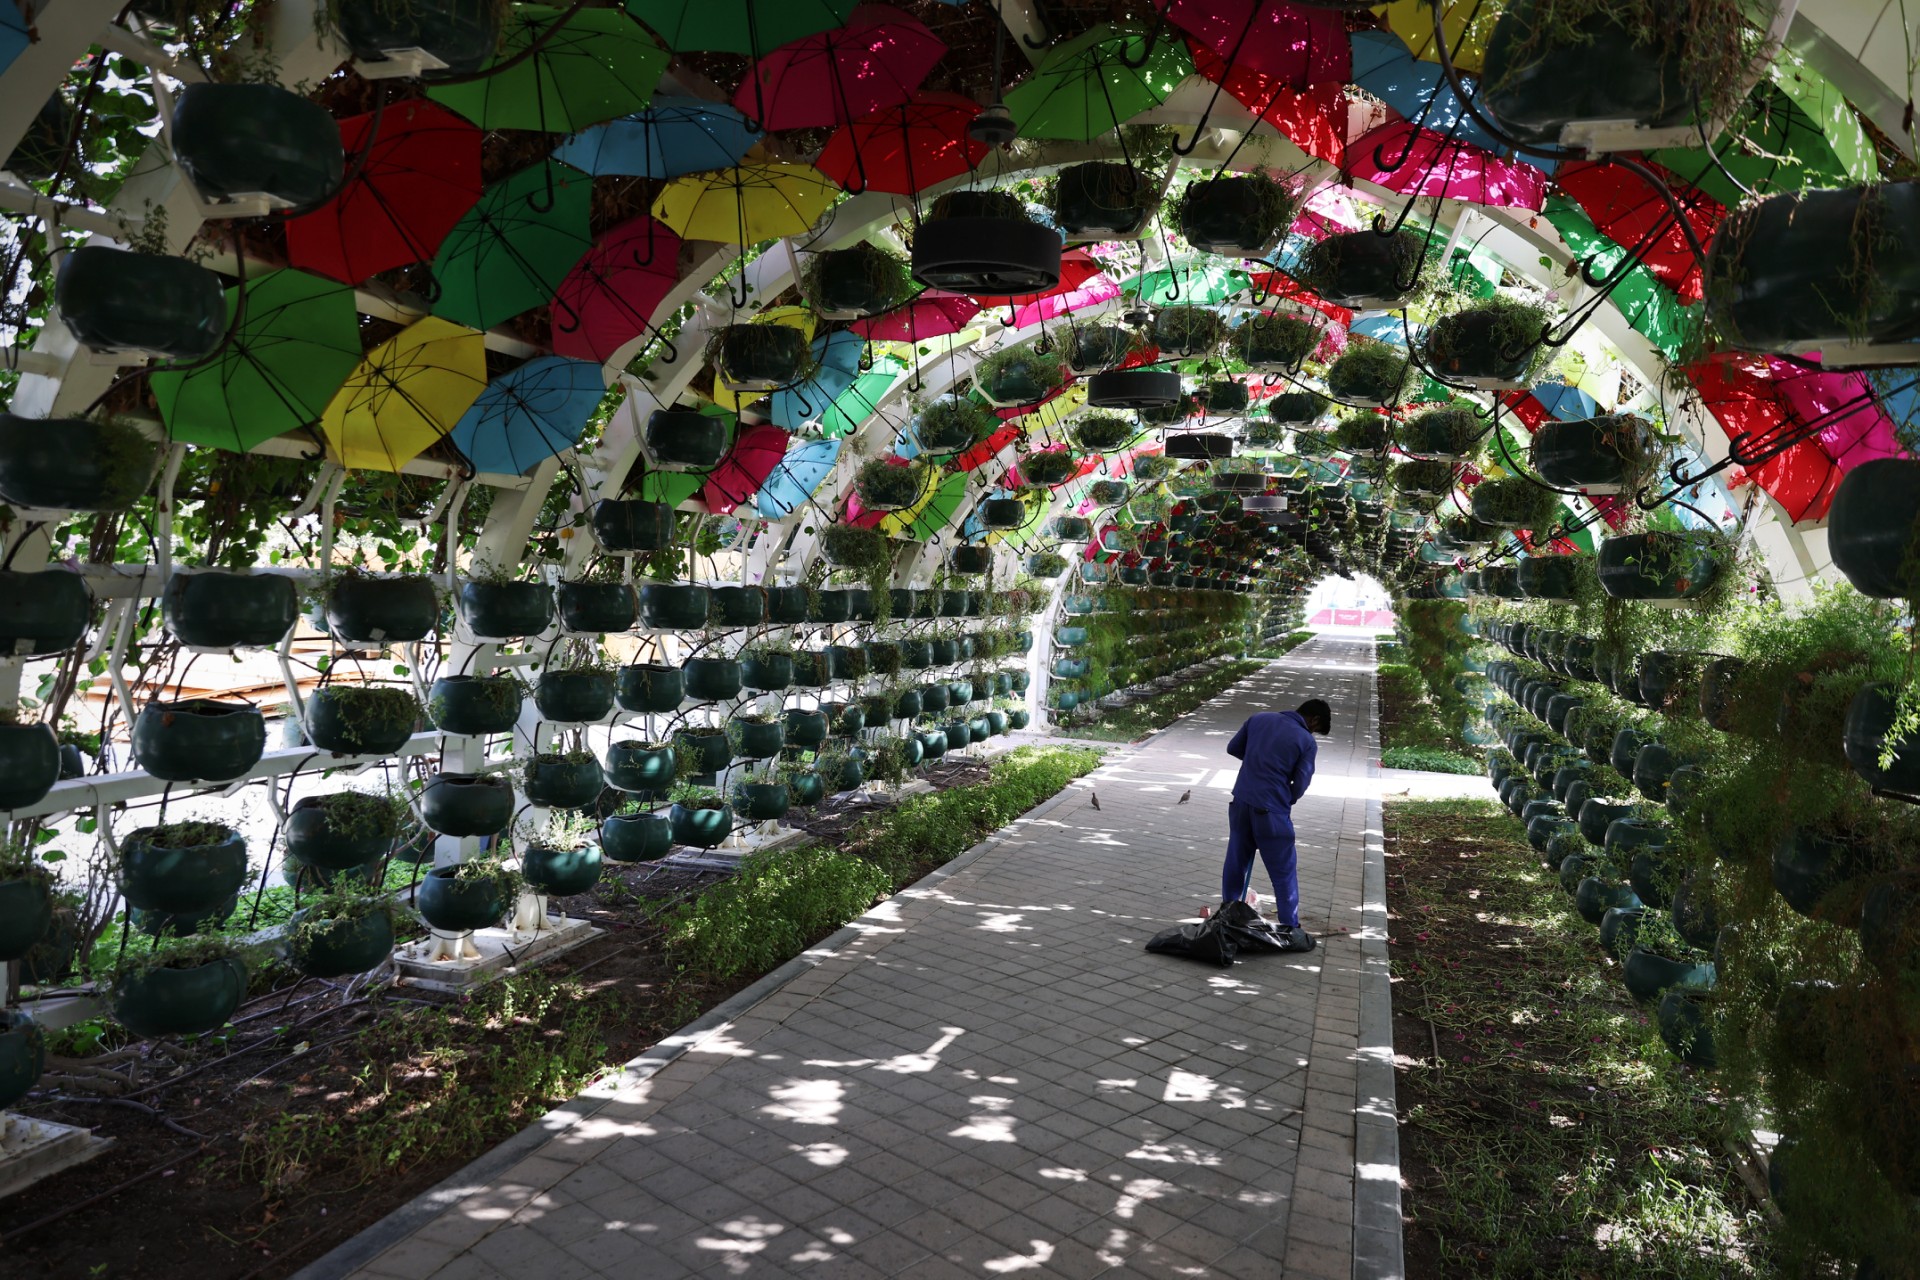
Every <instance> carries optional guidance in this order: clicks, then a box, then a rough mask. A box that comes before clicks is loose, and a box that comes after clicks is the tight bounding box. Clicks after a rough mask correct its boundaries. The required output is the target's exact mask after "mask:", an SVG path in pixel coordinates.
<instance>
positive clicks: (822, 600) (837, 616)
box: [807, 591, 853, 623]
mask: <svg viewBox="0 0 1920 1280" xmlns="http://www.w3.org/2000/svg"><path fill="white" fill-rule="evenodd" d="M852 617H853V596H852V595H851V594H850V593H848V592H846V591H816V592H815V593H814V594H813V596H812V598H811V599H809V600H808V601H807V621H808V622H828V623H831V622H846V621H848V620H849V619H851V618H852Z"/></svg>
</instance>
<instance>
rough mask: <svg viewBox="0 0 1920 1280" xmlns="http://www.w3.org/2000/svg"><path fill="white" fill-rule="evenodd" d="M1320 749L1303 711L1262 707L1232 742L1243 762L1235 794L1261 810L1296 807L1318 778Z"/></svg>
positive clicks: (1232, 750) (1233, 751) (1230, 746)
mask: <svg viewBox="0 0 1920 1280" xmlns="http://www.w3.org/2000/svg"><path fill="white" fill-rule="evenodd" d="M1319 750H1320V747H1319V744H1318V743H1316V742H1315V741H1314V740H1313V731H1312V730H1311V729H1309V728H1307V722H1306V720H1305V719H1303V718H1302V717H1301V715H1300V713H1299V712H1298V711H1261V712H1258V713H1256V714H1254V715H1252V716H1249V717H1247V722H1246V723H1245V724H1243V725H1241V726H1240V732H1238V733H1236V734H1234V735H1233V741H1232V742H1229V743H1228V744H1227V754H1228V755H1230V756H1232V757H1233V758H1234V759H1236V760H1238V761H1240V776H1239V777H1238V778H1236V779H1234V783H1233V798H1234V799H1235V800H1238V801H1240V802H1241V803H1243V804H1250V805H1252V806H1253V807H1254V808H1256V809H1291V808H1293V806H1294V804H1295V802H1297V801H1298V800H1299V799H1300V797H1301V796H1303V795H1305V794H1307V787H1308V785H1309V784H1310V783H1312V781H1313V761H1314V757H1315V756H1316V755H1317V754H1318V753H1319Z"/></svg>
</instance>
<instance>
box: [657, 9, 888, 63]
mask: <svg viewBox="0 0 1920 1280" xmlns="http://www.w3.org/2000/svg"><path fill="white" fill-rule="evenodd" d="M854 3H855V0H627V12H628V13H630V14H632V15H633V16H634V17H636V18H638V19H640V21H642V22H644V23H646V24H647V26H649V27H650V28H652V29H653V30H654V31H656V32H658V33H659V35H660V38H661V39H662V40H664V41H665V42H666V45H667V48H669V49H672V50H673V51H674V52H675V53H687V52H689V51H691V50H696V49H698V50H703V51H705V52H709V53H744V54H746V55H748V56H749V57H753V56H757V55H759V54H762V53H766V52H768V51H769V50H772V49H775V48H777V47H779V46H780V45H783V44H790V43H792V42H793V41H795V40H799V39H802V38H804V37H806V36H811V35H818V34H819V33H820V32H822V31H831V30H833V29H834V28H835V27H841V26H845V25H846V22H847V16H848V15H849V14H851V13H852V12H853V6H854Z"/></svg>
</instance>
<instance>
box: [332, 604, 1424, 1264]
mask: <svg viewBox="0 0 1920 1280" xmlns="http://www.w3.org/2000/svg"><path fill="white" fill-rule="evenodd" d="M1311 694H1319V695H1320V696H1324V697H1326V698H1328V700H1329V701H1331V702H1332V703H1333V705H1334V708H1335V733H1334V735H1333V737H1331V738H1330V739H1327V740H1326V741H1325V743H1324V745H1323V746H1322V748H1321V752H1320V770H1319V777H1318V779H1317V781H1316V784H1315V786H1314V788H1313V790H1312V792H1311V793H1310V794H1309V796H1308V797H1307V799H1306V800H1305V801H1304V802H1303V803H1302V804H1301V805H1300V806H1299V807H1298V808H1297V809H1296V811H1295V824H1296V826H1297V828H1298V831H1299V835H1300V844H1301V851H1300V882H1301V895H1302V921H1303V923H1305V924H1306V926H1307V927H1308V928H1309V929H1310V930H1312V931H1313V932H1314V933H1316V934H1317V935H1320V936H1321V938H1322V946H1321V948H1320V949H1319V950H1317V951H1315V952H1313V953H1311V954H1309V955H1306V956H1298V957H1284V958H1283V957H1262V958H1258V959H1254V960H1249V961H1242V962H1241V963H1240V964H1238V965H1236V966H1234V967H1233V968H1232V969H1230V970H1216V969H1211V968H1206V967H1202V966H1199V965H1195V964H1192V963H1190V962H1186V961H1179V960H1172V959H1164V958H1161V957H1156V956H1149V955H1147V954H1146V953H1145V952H1143V951H1142V950H1141V944H1142V943H1143V942H1144V941H1145V940H1146V939H1147V937H1148V936H1149V935H1151V934H1152V933H1153V932H1154V931H1156V930H1157V929H1160V928H1162V927H1164V926H1165V925H1166V924H1168V923H1169V922H1171V921H1174V920H1176V919H1178V918H1180V917H1182V916H1190V915H1192V914H1194V913H1195V912H1196V911H1197V910H1198V908H1199V907H1200V905H1201V904H1203V903H1205V902H1209V901H1211V900H1212V899H1213V895H1214V893H1215V892H1216V891H1217V885H1218V880H1219V864H1220V856H1221V850H1222V833H1223V831H1224V827H1225V816H1226V800H1227V793H1228V788H1229V787H1230V786H1231V784H1232V777H1233V775H1232V772H1231V769H1230V768H1229V766H1231V765H1232V764H1233V761H1232V760H1231V759H1230V758H1228V757H1227V756H1226V755H1225V753H1224V751H1223V750H1222V748H1223V747H1224V745H1225V741H1226V738H1227V737H1228V736H1229V735H1230V734H1231V733H1232V732H1233V730H1234V728H1235V727H1237V725H1238V723H1239V721H1240V719H1241V718H1242V717H1243V716H1244V715H1246V714H1247V713H1248V712H1250V711H1252V710H1256V709H1260V708H1262V707H1267V706H1290V705H1293V704H1294V703H1297V702H1298V701H1299V700H1301V699H1302V698H1304V697H1307V696H1310V695H1311ZM1375 743H1376V733H1375V716H1374V693H1373V654H1372V646H1371V644H1370V643H1369V642H1366V641H1339V640H1331V639H1327V638H1321V639H1318V640H1315V641H1313V642H1312V643H1310V644H1309V645H1307V646H1305V647H1303V648H1302V649H1299V650H1296V651H1295V653H1294V654H1292V655H1290V656H1289V657H1288V658H1286V659H1285V660H1283V661H1281V662H1279V663H1275V664H1273V665H1271V666H1269V667H1268V668H1266V669H1265V670H1263V671H1261V672H1259V673H1256V674H1255V675H1254V677H1253V678H1251V679H1250V680H1248V681H1246V682H1244V683H1243V684H1241V685H1239V686H1236V687H1235V688H1234V689H1232V690H1230V691H1228V692H1227V693H1226V694H1224V695H1222V697H1221V698H1219V699H1217V700H1216V701H1215V702H1214V703H1212V704H1209V705H1208V706H1207V707H1204V708H1202V709H1201V710H1200V711H1199V712H1197V713H1196V714H1195V715H1193V716H1191V717H1189V718H1188V719H1186V720H1184V721H1182V722H1181V723H1180V724H1178V725H1176V726H1175V727H1173V728H1172V729H1171V730H1169V731H1168V732H1166V733H1163V734H1161V735H1159V736H1158V737H1156V738H1155V739H1154V740H1152V741H1151V742H1150V743H1148V744H1146V745H1145V746H1144V747H1142V748H1140V749H1138V750H1136V751H1134V752H1131V753H1129V754H1128V755H1126V756H1124V757H1120V758H1116V759H1115V760H1114V761H1112V762H1110V763H1108V764H1107V765H1105V766H1104V767H1103V768H1102V769H1101V770H1100V771H1099V772H1098V773H1096V774H1095V775H1093V776H1092V777H1090V778H1089V779H1086V780H1084V781H1083V782H1081V783H1079V784H1077V785H1076V786H1075V787H1074V788H1073V789H1072V790H1070V791H1069V792H1068V793H1066V794H1065V795H1064V796H1062V797H1061V798H1060V799H1059V800H1057V801H1055V802H1053V803H1052V804H1050V805H1046V806H1042V807H1041V809H1039V810H1037V811H1036V812H1035V813H1034V814H1031V815H1029V816H1028V817H1026V818H1024V819H1022V820H1021V821H1020V822H1019V823H1017V824H1015V826H1014V827H1013V828H1012V829H1010V831H1009V832H1007V833H1006V834H1005V835H1004V836H1003V837H1001V838H999V839H998V840H996V841H991V842H989V843H988V844H987V845H986V846H984V847H983V849H981V850H979V851H976V852H975V853H973V854H970V855H968V857H967V858H966V859H965V860H964V861H962V862H961V863H959V864H957V866H956V868H955V869H953V870H952V871H951V872H950V874H946V875H941V876H936V877H932V878H930V879H929V880H928V881H926V882H923V883H922V884H920V885H917V886H915V887H914V888H913V889H911V890H908V891H907V892H904V893H902V894H900V895H899V896H897V897H896V898H894V899H892V900H891V901H888V902H886V903H883V904H881V905H880V906H879V907H878V908H876V909H875V910H874V911H872V912H870V913H869V914H868V915H866V916H865V917H863V918H862V919H861V920H859V921H857V922H855V924H854V925H853V926H852V927H851V928H850V930H848V931H847V932H846V933H845V934H843V935H840V936H839V937H837V938H836V939H833V940H829V942H828V943H827V944H825V945H824V946H823V947H822V948H821V950H820V952H819V953H816V954H815V955H813V956H810V957H808V958H807V961H806V963H804V964H799V965H795V966H791V967H790V970H791V971H790V972H788V973H783V974H782V975H778V976H776V978H775V979H774V980H773V981H771V982H768V983H763V984H761V986H760V987H758V988H756V989H754V990H753V991H751V992H749V993H746V994H747V996H748V1000H747V1001H744V1002H741V1003H740V1004H739V1006H738V1007H737V1008H731V1009H727V1010H724V1011H723V1013H724V1014H725V1020H723V1021H714V1022H713V1023H712V1025H710V1026H707V1027H705V1028H704V1029H703V1028H702V1026H701V1025H700V1024H696V1025H695V1027H693V1028H689V1029H688V1031H687V1032H685V1033H682V1035H681V1036H680V1037H678V1038H676V1041H675V1042H673V1043H670V1044H668V1045H666V1046H663V1048H662V1049H661V1050H658V1051H655V1052H654V1053H650V1054H649V1055H648V1059H646V1060H643V1061H642V1062H641V1063H638V1064H634V1066H633V1067H631V1068H630V1069H629V1071H628V1072H627V1073H626V1074H625V1075H623V1076H622V1077H619V1078H617V1079H615V1080H613V1081H610V1082H608V1083H606V1084H604V1085H602V1086H600V1087H598V1088H597V1089H595V1090H593V1091H591V1092H590V1094H589V1095H588V1096H586V1097H583V1098H581V1099H578V1100H576V1102H575V1103H573V1104H569V1106H568V1107H567V1108H563V1109H562V1110H561V1111H560V1112H557V1113H555V1115H554V1116H550V1117H548V1119H547V1121H546V1122H544V1123H543V1125H542V1126H537V1127H536V1128H535V1129H534V1130H532V1131H529V1133H527V1134H523V1135H521V1138H520V1139H517V1140H516V1141H515V1142H514V1143H511V1144H509V1145H508V1146H507V1147H506V1148H504V1149H503V1150H502V1151H501V1152H499V1153H497V1154H496V1155H495V1156H493V1157H492V1158H490V1159H485V1160H482V1161H480V1162H477V1163H476V1165H475V1166H474V1167H473V1168H471V1169H469V1170H467V1171H465V1172H464V1173H463V1174H462V1175H461V1176H460V1177H458V1178H456V1179H454V1180H452V1181H450V1182H449V1183H448V1184H444V1185H443V1186H442V1187H441V1188H438V1189H436V1191H435V1192H434V1193H432V1194H431V1195H430V1197H428V1198H423V1200H422V1201H420V1202H416V1204H415V1205H413V1206H410V1207H409V1208H408V1209H406V1210H403V1211H401V1212H400V1213H398V1214H396V1215H395V1216H394V1217H393V1218H390V1219H388V1220H387V1221H386V1222H384V1223H382V1224H380V1225H379V1226H376V1227H375V1228H374V1229H372V1230H371V1231H369V1232H368V1233H366V1234H364V1235H363V1236H361V1237H360V1238H359V1239H357V1240H355V1241H352V1242H349V1243H348V1244H347V1245H345V1246H342V1248H341V1249H339V1250H336V1251H335V1253H333V1254H331V1255H329V1256H328V1257H327V1258H325V1259H322V1260H321V1261H320V1262H319V1263H316V1264H314V1266H312V1267H310V1268H308V1270H307V1271H306V1272H305V1273H303V1280H320V1278H322V1277H326V1278H329V1280H331V1277H337V1276H345V1275H354V1276H362V1277H406V1278H407V1280H424V1278H425V1277H434V1278H435V1280H467V1278H472V1280H493V1278H494V1277H510V1278H511V1280H533V1278H535V1277H537V1278H538V1280H569V1278H571V1277H581V1278H583V1280H586V1278H592V1277H600V1276H606V1277H618V1278H619V1280H669V1278H670V1277H677V1276H686V1275H696V1274H698V1275H709V1276H748V1277H760V1276H782V1275H790V1274H791V1275H799V1274H806V1275H810V1276H818V1277H823V1278H827V1277H831V1278H834V1280H842V1278H844V1280H864V1278H865V1277H872V1276H913V1277H925V1278H927V1280H937V1278H938V1277H944V1276H962V1275H969V1276H1005V1275H1035V1276H1063V1277H1085V1276H1094V1275H1102V1276H1134V1275H1138V1276H1181V1277H1204V1276H1223V1277H1241V1278H1252V1277H1281V1276H1284V1277H1287V1278H1288V1280H1314V1278H1316V1277H1318V1278H1324V1280H1349V1278H1350V1277H1355V1278H1358V1277H1367V1278H1371V1277H1392V1276H1397V1275H1398V1274H1399V1267H1400V1231H1399V1227H1400V1220H1399V1209H1398V1204H1399V1200H1398V1181H1397V1179H1398V1161H1397V1156H1396V1155H1395V1141H1394V1128H1393V1094H1392V1079H1393V1077H1392V1057H1391V1039H1390V1034H1389V1032H1388V1025H1389V1024H1388V1009H1387V999H1388V996H1387V979H1386V970H1385V965H1386V956H1385V932H1384V920H1385V917H1384V912H1383V909H1382V900H1383V898H1384V877H1383V873H1382V869H1381V862H1380V858H1379V842H1378V837H1379V801H1378V798H1377V793H1378V786H1379V784H1378V781H1377V778H1376V777H1375V775H1376V774H1377V770H1375V769H1374V768H1373V767H1372V765H1371V761H1372V760H1374V759H1375V758H1377V755H1378V749H1377V746H1376V745H1375ZM1370 779H1372V780H1371V781H1370ZM1188 790H1191V792H1192V799H1191V800H1190V801H1189V802H1188V803H1185V804H1179V803H1176V801H1177V798H1178V797H1179V796H1180V795H1181V794H1182V793H1183V792H1186V791H1188ZM1096 793H1097V795H1098V798H1099V803H1100V808H1099V809H1098V810H1095V809H1094V808H1093V807H1092V800H1093V797H1094V796H1095V794H1096ZM1370 848H1371V851H1372V856H1371V858H1370V857H1369V849H1370ZM1255 884H1256V885H1257V886H1259V887H1260V888H1261V890H1262V892H1263V894H1264V893H1265V892H1267V889H1266V876H1265V873H1264V871H1261V872H1257V873H1256V875H1255Z"/></svg>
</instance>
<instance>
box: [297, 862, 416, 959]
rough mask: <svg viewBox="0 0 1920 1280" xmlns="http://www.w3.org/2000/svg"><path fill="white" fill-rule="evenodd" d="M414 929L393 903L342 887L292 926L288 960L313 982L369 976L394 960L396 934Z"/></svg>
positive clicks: (305, 909) (306, 908)
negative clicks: (391, 958)
mask: <svg viewBox="0 0 1920 1280" xmlns="http://www.w3.org/2000/svg"><path fill="white" fill-rule="evenodd" d="M412 924H413V921H412V919H411V918H410V916H409V915H408V912H407V910H406V908H405V907H404V906H402V905H401V904H400V903H399V902H397V901H395V900H394V899H392V898H389V897H387V896H386V895H385V894H380V893H367V892H366V891H365V890H364V889H361V888H358V887H356V886H353V885H348V884H342V885H339V886H338V887H336V888H332V889H328V890H325V891H323V892H322V893H320V894H319V895H318V896H316V897H314V898H311V899H309V900H308V901H307V902H306V903H305V904H304V905H303V906H302V907H301V908H300V910H298V911H296V912H295V913H294V914H293V916H292V917H291V918H290V919H289V920H288V921H287V932H286V944H287V959H288V960H289V961H290V962H291V963H292V965H293V967H294V968H295V969H297V970H299V972H300V973H301V974H302V975H304V976H306V977H309V978H321V979H329V978H344V977H347V976H348V975H350V974H355V973H368V972H371V971H372V970H374V969H377V968H379V967H380V965H381V964H382V963H384V962H385V961H386V958H387V957H388V956H389V955H391V954H393V943H394V938H395V936H396V934H397V933H398V932H399V931H400V930H402V929H406V928H408V927H410V926H412Z"/></svg>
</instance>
